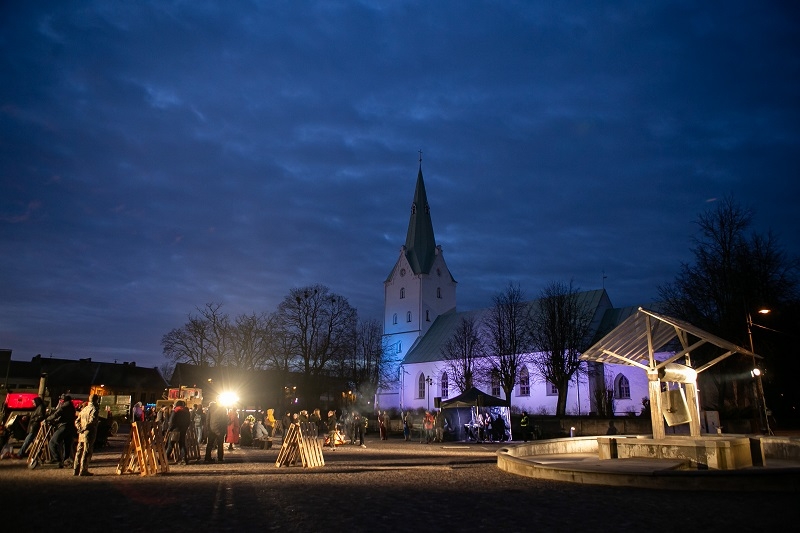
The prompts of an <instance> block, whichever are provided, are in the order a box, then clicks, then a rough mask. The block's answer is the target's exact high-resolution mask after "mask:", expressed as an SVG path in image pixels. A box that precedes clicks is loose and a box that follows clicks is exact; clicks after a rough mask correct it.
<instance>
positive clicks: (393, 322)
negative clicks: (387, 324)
mask: <svg viewBox="0 0 800 533" xmlns="http://www.w3.org/2000/svg"><path fill="white" fill-rule="evenodd" d="M392 324H397V313H395V314H394V316H393V317H392Z"/></svg>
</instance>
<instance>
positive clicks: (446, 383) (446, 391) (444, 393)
mask: <svg viewBox="0 0 800 533" xmlns="http://www.w3.org/2000/svg"><path fill="white" fill-rule="evenodd" d="M440 383H441V386H442V391H441V396H442V398H448V397H449V394H450V390H449V389H450V382H449V381H448V378H447V372H442V377H441V382H440Z"/></svg>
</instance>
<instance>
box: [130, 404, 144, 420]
mask: <svg viewBox="0 0 800 533" xmlns="http://www.w3.org/2000/svg"><path fill="white" fill-rule="evenodd" d="M132 418H133V421H134V422H144V407H142V402H136V405H134V406H133V414H132Z"/></svg>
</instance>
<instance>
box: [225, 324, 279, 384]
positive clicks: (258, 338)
mask: <svg viewBox="0 0 800 533" xmlns="http://www.w3.org/2000/svg"><path fill="white" fill-rule="evenodd" d="M273 329H274V318H273V317H272V316H271V315H268V314H266V313H262V314H260V315H256V314H255V313H252V314H250V315H245V314H243V315H239V316H237V317H236V319H235V320H234V324H233V327H232V328H231V333H232V337H233V338H232V345H233V348H232V350H231V359H230V364H231V365H232V366H235V367H238V368H244V369H247V370H253V369H257V368H263V367H264V366H265V365H266V362H267V359H268V357H269V354H270V352H271V350H272V348H273V341H272V334H273Z"/></svg>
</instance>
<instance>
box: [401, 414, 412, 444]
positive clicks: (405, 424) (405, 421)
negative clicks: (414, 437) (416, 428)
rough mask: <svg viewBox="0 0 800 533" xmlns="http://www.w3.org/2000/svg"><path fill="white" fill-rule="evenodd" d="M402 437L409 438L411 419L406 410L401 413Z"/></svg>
mask: <svg viewBox="0 0 800 533" xmlns="http://www.w3.org/2000/svg"><path fill="white" fill-rule="evenodd" d="M403 439H405V440H411V419H410V418H409V414H408V412H405V413H403Z"/></svg>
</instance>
